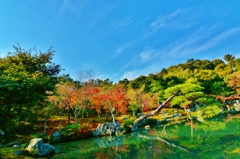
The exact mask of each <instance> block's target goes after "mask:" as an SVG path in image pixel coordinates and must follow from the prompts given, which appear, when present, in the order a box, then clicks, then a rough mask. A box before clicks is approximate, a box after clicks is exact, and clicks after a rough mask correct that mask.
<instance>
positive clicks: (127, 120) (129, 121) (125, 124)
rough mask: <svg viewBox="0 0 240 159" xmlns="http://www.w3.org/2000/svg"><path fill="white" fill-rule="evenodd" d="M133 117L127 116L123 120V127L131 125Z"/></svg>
mask: <svg viewBox="0 0 240 159" xmlns="http://www.w3.org/2000/svg"><path fill="white" fill-rule="evenodd" d="M134 120H135V118H129V119H126V120H124V122H123V126H124V127H130V125H133V123H134Z"/></svg>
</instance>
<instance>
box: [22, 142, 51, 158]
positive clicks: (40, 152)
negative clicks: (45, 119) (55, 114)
mask: <svg viewBox="0 0 240 159" xmlns="http://www.w3.org/2000/svg"><path fill="white" fill-rule="evenodd" d="M25 151H26V152H27V153H29V154H30V155H31V156H36V157H43V156H47V155H49V154H54V153H55V147H54V146H52V145H50V144H48V143H43V139H42V138H34V139H32V140H31V141H30V142H29V144H28V146H27V148H25Z"/></svg>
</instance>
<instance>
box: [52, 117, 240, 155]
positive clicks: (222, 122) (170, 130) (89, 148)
mask: <svg viewBox="0 0 240 159" xmlns="http://www.w3.org/2000/svg"><path fill="white" fill-rule="evenodd" d="M239 123H240V116H239V115H237V116H229V117H227V118H225V119H219V120H217V119H215V120H211V121H205V122H204V123H193V122H186V123H184V124H173V125H171V126H164V125H159V126H153V127H151V128H150V129H141V130H139V131H137V132H133V133H129V134H125V135H120V136H106V137H97V138H90V139H85V140H79V141H74V142H68V143H61V144H57V145H55V146H56V147H57V148H59V149H61V151H62V153H61V154H58V155H55V156H54V158H72V159H75V158H81V159H103V158H104V159H105V158H109V159H120V158H121V159H125V158H126V159H128V158H131V159H145V158H146V159H159V158H174V159H177V158H201V159H202V158H219V159H221V158H231V159H232V158H240V125H239Z"/></svg>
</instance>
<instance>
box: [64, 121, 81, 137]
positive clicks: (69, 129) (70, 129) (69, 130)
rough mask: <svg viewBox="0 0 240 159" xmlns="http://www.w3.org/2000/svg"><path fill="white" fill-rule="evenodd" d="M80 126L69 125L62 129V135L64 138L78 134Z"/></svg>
mask: <svg viewBox="0 0 240 159" xmlns="http://www.w3.org/2000/svg"><path fill="white" fill-rule="evenodd" d="M80 126H81V125H80V124H71V125H67V126H66V127H65V128H62V135H63V136H64V137H68V136H72V135H75V134H76V133H77V132H78V129H79V128H80Z"/></svg>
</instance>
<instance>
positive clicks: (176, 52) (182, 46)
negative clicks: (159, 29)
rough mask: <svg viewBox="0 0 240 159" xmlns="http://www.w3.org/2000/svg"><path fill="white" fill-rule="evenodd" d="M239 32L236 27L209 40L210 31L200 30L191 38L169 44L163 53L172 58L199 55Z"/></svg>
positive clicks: (239, 28) (239, 29) (238, 28)
mask: <svg viewBox="0 0 240 159" xmlns="http://www.w3.org/2000/svg"><path fill="white" fill-rule="evenodd" d="M239 31H240V27H237V28H233V29H230V30H227V31H225V32H222V33H221V34H219V35H217V36H215V37H213V38H209V37H210V35H211V34H212V33H211V32H212V29H210V30H205V29H200V30H198V31H196V32H194V33H193V34H192V35H191V36H188V37H184V38H183V39H181V40H178V41H177V42H174V43H172V44H170V45H169V46H168V47H167V48H166V49H165V51H166V52H168V53H169V55H171V56H172V57H175V56H186V55H189V54H195V53H200V52H203V51H206V50H208V49H210V48H213V47H215V46H216V45H218V44H219V43H221V42H222V41H223V40H224V39H226V38H228V37H229V36H231V35H233V34H234V33H236V32H239Z"/></svg>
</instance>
